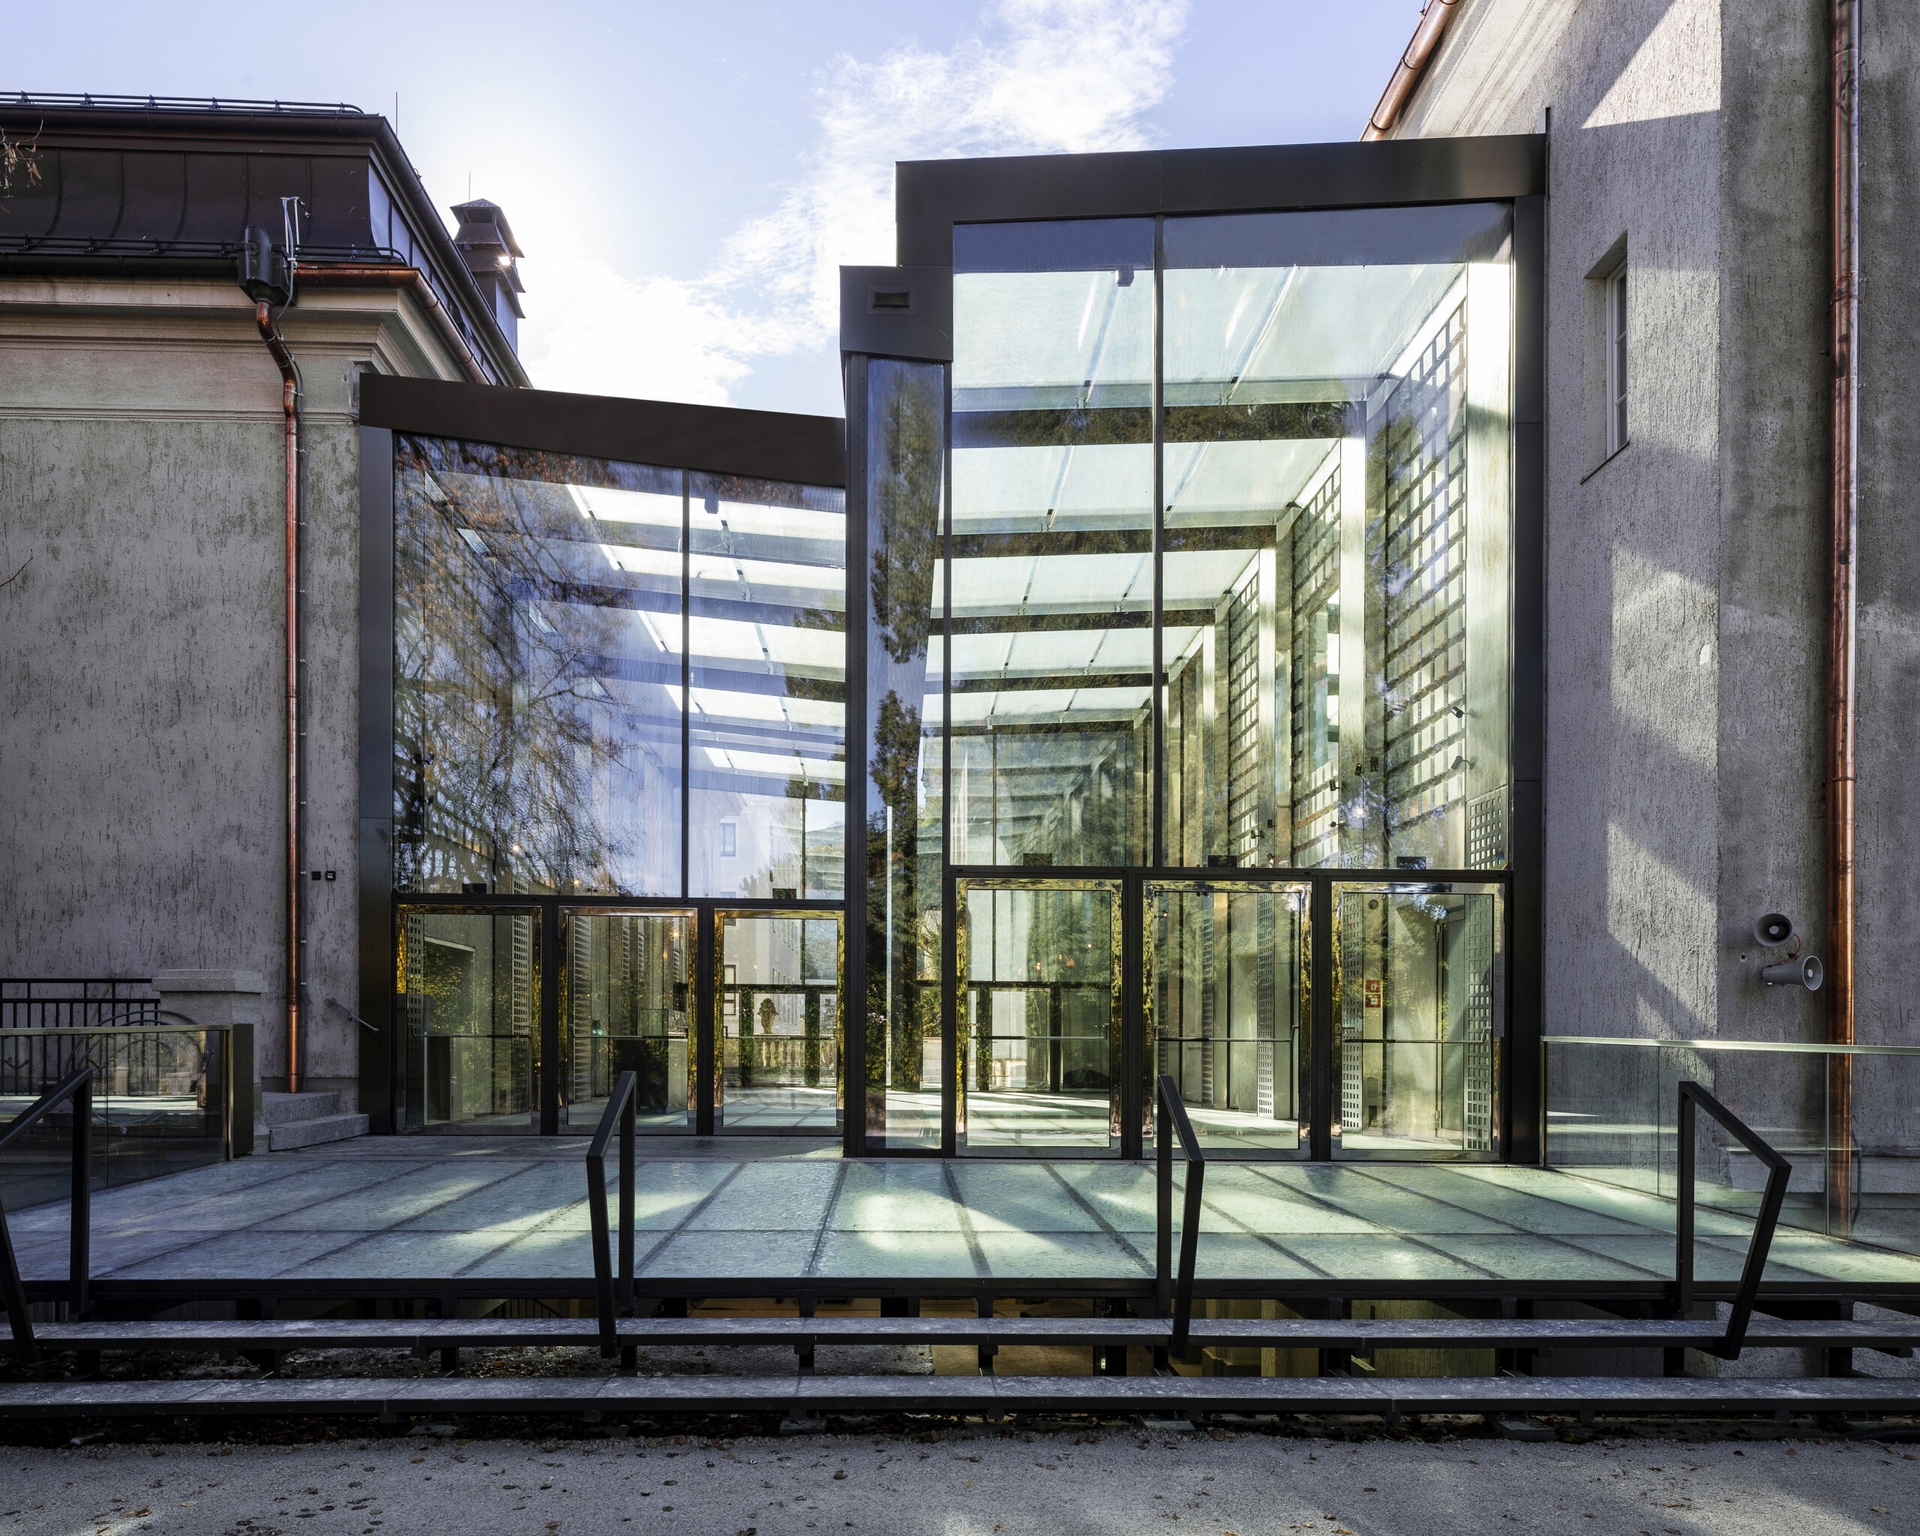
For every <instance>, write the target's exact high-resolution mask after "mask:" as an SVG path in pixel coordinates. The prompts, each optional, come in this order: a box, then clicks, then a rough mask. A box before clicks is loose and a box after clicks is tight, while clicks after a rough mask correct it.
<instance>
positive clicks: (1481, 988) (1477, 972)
mask: <svg viewBox="0 0 1920 1536" xmlns="http://www.w3.org/2000/svg"><path fill="white" fill-rule="evenodd" d="M1493 922H1494V904H1493V902H1492V901H1491V900H1489V899H1487V898H1484V897H1483V898H1481V899H1479V900H1476V901H1472V902H1469V903H1468V907H1467V914H1466V922H1465V929H1466V932H1465V935H1464V937H1463V940H1462V948H1463V949H1464V951H1465V954H1464V956H1463V957H1462V958H1463V959H1464V960H1465V963H1466V966H1467V977H1468V981H1467V988H1466V991H1467V998H1466V1017H1465V1018H1464V1019H1462V1020H1461V1021H1460V1022H1461V1030H1460V1033H1461V1036H1462V1038H1463V1039H1464V1040H1465V1041H1466V1047H1465V1050H1464V1052H1463V1054H1464V1055H1465V1057H1466V1062H1465V1071H1464V1072H1463V1073H1462V1077H1463V1079H1464V1084H1463V1090H1462V1091H1463V1093H1464V1095H1465V1101H1466V1102H1465V1105H1464V1111H1465V1113H1464V1116H1463V1119H1464V1122H1465V1127H1464V1135H1463V1137H1462V1144H1463V1146H1464V1147H1465V1149H1466V1150H1467V1151H1469V1152H1490V1151H1492V1150H1493Z"/></svg>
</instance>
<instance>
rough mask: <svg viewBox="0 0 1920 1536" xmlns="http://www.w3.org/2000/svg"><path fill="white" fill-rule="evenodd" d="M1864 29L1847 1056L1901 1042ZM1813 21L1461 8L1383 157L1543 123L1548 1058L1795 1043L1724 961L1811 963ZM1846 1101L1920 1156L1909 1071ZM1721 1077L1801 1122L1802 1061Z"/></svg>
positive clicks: (1804, 1016) (1907, 424) (1900, 320)
mask: <svg viewBox="0 0 1920 1536" xmlns="http://www.w3.org/2000/svg"><path fill="white" fill-rule="evenodd" d="M1866 18H1867V19H1866V57H1865V62H1864V73H1863V102H1864V108H1863V117H1864V146H1863V163H1862V186H1863V203H1864V221H1863V254H1864V263H1865V274H1864V285H1863V317H1862V337H1861V347H1862V393H1861V427H1862V482H1861V506H1860V605H1861V606H1860V626H1859V657H1860V677H1861V691H1860V700H1859V717H1858V718H1859V744H1860V760H1859V775H1860V777H1859V813H1860V822H1859V839H1858V858H1859V872H1860V905H1859V945H1858V965H1859V1037H1860V1039H1861V1040H1862V1041H1863V1042H1886V1043H1920V1002H1916V1001H1915V998H1916V983H1920V953H1917V952H1916V948H1915V946H1914V945H1913V944H1911V943H1910V942H1909V940H1908V937H1907V935H1908V932H1909V930H1910V929H1911V928H1912V926H1913V924H1912V918H1911V916H1910V914H1909V912H1908V910H1907V909H1908V907H1909V905H1910V901H1909V888H1910V886H1911V884H1912V880H1911V876H1910V871H1912V870H1913V869H1914V868H1916V867H1920V818H1916V817H1915V816H1914V815H1913V814H1912V812H1911V811H1910V809H1909V792H1908V785H1909V783H1910V782H1911V780H1912V777H1913V766H1912V765H1913V763H1914V762H1915V761H1916V758H1917V757H1920V553H1916V552H1915V550H1914V548H1913V541H1912V539H1911V537H1910V534H1909V528H1910V526H1911V523H1912V514H1911V512H1910V510H1909V502H1910V494H1909V491H1908V487H1910V486H1911V485H1912V484H1913V483H1914V479H1915V473H1914V471H1915V466H1914V465H1913V462H1912V461H1913V459H1914V457H1915V455H1916V453H1920V430H1917V429H1920V421H1916V420H1915V417H1916V415H1920V399H1916V393H1915V391H1914V390H1913V389H1912V388H1911V386H1910V385H1909V383H1908V380H1910V379H1911V378H1912V377H1914V376H1915V372H1916V366H1917V365H1920V329H1917V328H1916V327H1915V326H1914V325H1913V324H1912V321H1911V317H1912V314H1913V312H1914V306H1915V302H1916V299H1920V254H1917V253H1920V205H1917V204H1916V199H1915V198H1914V196H1913V195H1912V188H1913V187H1914V186H1915V185H1917V184H1920V99H1916V98H1917V97H1920V12H1916V11H1915V10H1913V9H1912V8H1910V7H1892V6H1870V7H1868V8H1867V11H1866ZM1827 24H1828V23H1827V6H1826V5H1825V3H1824V0H1742V3H1732V0H1610V3H1606V4H1593V3H1588V4H1584V5H1579V4H1574V3H1571V0H1547V3H1540V4H1522V3H1521V0H1468V3H1467V4H1466V6H1465V7H1464V8H1463V12H1462V14H1461V16H1460V17H1459V18H1458V20H1456V22H1455V24H1454V27H1453V29H1452V31H1451V33H1450V35H1449V38H1448V41H1447V44H1446V45H1445V47H1444V48H1443V50H1442V52H1441V55H1440V57H1439V58H1438V59H1437V60H1436V63H1435V66H1434V68H1433V70H1432V72H1431V74H1430V77H1429V79H1428V80H1427V81H1426V82H1425V83H1424V84H1423V86H1422V87H1421V90H1420V92H1419V93H1418V95H1417V97H1416V100H1415V103H1414V109H1413V111H1412V113H1411V114H1410V115H1409V117H1408V119H1407V121H1406V123H1405V124H1404V125H1403V130H1402V131H1404V132H1408V133H1418V134H1440V133H1490V132H1512V131H1525V130H1528V129H1532V128H1535V127H1537V126H1539V124H1540V122H1541V120H1542V118H1541V114H1542V111H1543V109H1547V108H1550V109H1551V138H1550V157H1551V173H1550V174H1551V188H1552V205H1551V208H1550V212H1549V274H1548V308H1549V318H1548V326H1549V344H1548V346H1549V359H1548V421H1549V470H1548V474H1549V481H1548V522H1549V542H1548V562H1549V570H1548V604H1549V607H1548V614H1549V618H1548V625H1549V664H1548V665H1549V670H1548V676H1549V709H1548V720H1549V751H1548V785H1547V807H1548V812H1547V814H1548V826H1547V871H1546V875H1547V879H1546V890H1547V903H1548V905H1547V911H1546V961H1547V977H1548V995H1547V1019H1546V1024H1547V1028H1548V1029H1549V1030H1550V1031H1553V1032H1580V1033H1586V1032H1593V1033H1634V1034H1653V1035H1702V1036H1714V1035H1718V1036H1722V1037H1728V1038H1742V1039H1762V1040H1806V1041H1814V1040H1819V1039H1821V1038H1822V1037H1823V1002H1824V1000H1823V999H1821V998H1819V997H1815V996H1809V995H1808V994H1806V993H1805V992H1802V991H1798V990H1790V989H1784V988H1780V989H1769V988H1767V987H1764V986H1763V985H1761V984H1760V982H1759V980H1758V976H1757V972H1758V970H1759V968H1760V967H1761V965H1763V964H1765V963H1766V962H1768V961H1770V960H1773V959H1776V958H1779V956H1778V954H1777V952H1766V951H1762V950H1760V949H1759V948H1758V947H1757V946H1756V945H1755V943H1754V942H1753V939H1752V931H1751V930H1752V923H1753V920H1754V919H1755V917H1757V916H1758V915H1759V914H1760V913H1761V912H1763V911H1767V910H1770V909H1779V910H1785V911H1787V912H1789V913H1790V914H1792V916H1793V917H1794V919H1795V920H1796V922H1797V923H1799V924H1800V926H1801V928H1802V931H1803V932H1804V934H1805V936H1806V942H1807V947H1808V948H1809V949H1810V950H1812V951H1813V952H1818V951H1819V950H1820V949H1821V948H1822V946H1823V945H1824V942H1825V940H1826V934H1825V931H1824V930H1825V911H1824V907H1825V897H1824V879H1825V850H1824V841H1823V815H1824V807H1825V786H1824V759H1823V751H1824V742H1825V717H1824V709H1823V706H1824V686H1825V672H1826V659H1827V658H1826V572H1827V539H1828V499H1827V476H1828V465H1829V448H1828V432H1829V416H1828V367H1829V363H1828V325H1829V310H1828V298H1829V292H1830V289H1829V262H1828V245H1827V240H1828V233H1827V231H1828V187H1829V138H1828V115H1827V114H1828V107H1827V102H1828V67H1829V66H1828V36H1827ZM1623 237H1624V241H1625V251H1626V257H1627V262H1628V270H1629V286H1630V304H1629V347H1630V352H1631V366H1630V378H1631V391H1630V393H1631V399H1630V406H1629V409H1630V423H1629V437H1630V446H1629V447H1628V448H1627V449H1626V450H1624V451H1622V452H1621V453H1619V454H1618V455H1617V456H1615V457H1614V458H1612V459H1610V460H1607V461H1606V462H1604V463H1601V462H1599V459H1600V455H1599V454H1597V453H1596V451H1595V443H1596V433H1595V425H1596V423H1595V420H1594V412H1593V410H1592V403H1591V402H1592V396H1593V393H1594V390H1595V388H1596V385H1597V383H1598V378H1597V377H1596V374H1597V372H1598V369H1599V367H1600V364H1599V359H1598V358H1597V357H1596V354H1595V347H1594V340H1595V337H1594V322H1593V315H1594V304H1595V301H1596V292H1597V290H1596V288H1595V285H1594V284H1592V283H1591V282H1590V281H1589V274H1590V273H1591V272H1592V271H1593V270H1594V263H1595V262H1596V260H1599V259H1600V258H1601V257H1602V256H1603V255H1605V254H1607V253H1608V252H1609V251H1610V250H1612V249H1613V248H1614V243H1615V242H1616V241H1618V240H1621V239H1622V238H1623ZM1583 310H1584V311H1585V313H1584V314H1583ZM1763 1067H1764V1068H1765V1070H1762V1068H1763ZM1860 1071H1861V1089H1860V1092H1861V1103H1860V1114H1859V1120H1858V1125H1857V1129H1858V1132H1859V1134H1860V1135H1861V1137H1862V1138H1863V1140H1866V1141H1868V1142H1874V1143H1883V1142H1893V1141H1904V1143H1905V1145H1907V1146H1909V1147H1911V1146H1913V1145H1916V1144H1920V1121H1916V1119H1915V1117H1916V1115H1920V1107H1917V1106H1920V1092H1916V1090H1917V1089H1920V1071H1909V1070H1905V1069H1904V1067H1903V1066H1902V1065H1900V1064H1895V1065H1894V1066H1891V1067H1889V1066H1888V1065H1886V1064H1884V1063H1880V1064H1873V1065H1866V1066H1863V1067H1862V1068H1861V1069H1860ZM1739 1075H1743V1076H1744V1077H1745V1079H1746V1081H1745V1082H1744V1083H1741V1084H1740V1085H1739V1087H1738V1091H1739V1092H1740V1094H1741V1095H1742V1096H1743V1097H1748V1098H1750V1099H1751V1100H1752V1101H1753V1102H1756V1103H1760V1102H1766V1103H1767V1106H1768V1109H1769V1112H1777V1113H1779V1114H1781V1115H1783V1116H1786V1117H1788V1118H1791V1117H1792V1116H1793V1115H1794V1114H1795V1112H1796V1101H1798V1106H1797V1107H1798V1109H1799V1110H1801V1111H1804V1112H1805V1113H1806V1115H1807V1117H1808V1119H1809V1123H1810V1124H1812V1125H1817V1123H1818V1106H1819V1096H1818V1086H1819V1083H1818V1076H1817V1072H1816V1071H1814V1070H1811V1064H1808V1063H1803V1062H1797V1061H1794V1060H1791V1059H1788V1058H1780V1057H1770V1058H1758V1059H1756V1060H1753V1061H1750V1062H1749V1063H1747V1067H1746V1069H1745V1071H1744V1074H1739ZM1737 1076H1738V1075H1736V1074H1731V1073H1730V1074H1728V1075H1727V1080H1726V1086H1729V1087H1733V1086H1735V1082H1736V1077H1737Z"/></svg>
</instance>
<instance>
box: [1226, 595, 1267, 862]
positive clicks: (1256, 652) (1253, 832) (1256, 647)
mask: <svg viewBox="0 0 1920 1536" xmlns="http://www.w3.org/2000/svg"><path fill="white" fill-rule="evenodd" d="M1259 847H1260V568H1259V566H1258V565H1254V566H1250V567H1249V568H1248V570H1247V574H1246V576H1245V577H1244V578H1243V579H1242V580H1241V582H1240V585H1239V586H1237V587H1235V588H1234V590H1233V595H1232V596H1231V597H1229V598H1228V599H1227V849H1228V851H1229V852H1230V853H1232V854H1233V856H1234V857H1235V858H1236V859H1238V860H1240V862H1242V863H1248V862H1251V860H1252V858H1253V856H1254V855H1255V854H1256V853H1257V852H1258V851H1259Z"/></svg>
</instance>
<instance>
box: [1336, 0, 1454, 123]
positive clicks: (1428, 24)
mask: <svg viewBox="0 0 1920 1536" xmlns="http://www.w3.org/2000/svg"><path fill="white" fill-rule="evenodd" d="M1457 4H1458V0H1427V5H1426V9H1425V10H1423V11H1421V13H1420V21H1419V24H1418V25H1417V26H1416V27H1414V29H1413V39H1412V41H1411V42H1409V43H1408V44H1407V51H1406V52H1405V53H1403V54H1401V55H1400V63H1399V65H1398V67H1396V68H1395V70H1394V72H1393V77H1392V78H1391V79H1390V80H1388V81H1387V88H1386V89H1385V90H1384V91H1382V92H1381V93H1380V105H1379V106H1377V107H1375V108H1374V109H1373V116H1372V117H1370V118H1368V119H1367V126H1366V127H1365V128H1364V129H1363V130H1362V131H1361V134H1360V137H1361V138H1362V139H1363V140H1367V139H1384V138H1385V137H1386V136H1387V134H1388V132H1389V131H1390V130H1391V129H1392V127H1393V125H1394V123H1395V122H1396V121H1398V119H1399V117H1400V109H1401V108H1402V107H1404V106H1406V104H1407V98H1408V97H1409V96H1411V95H1412V94H1413V88H1414V87H1415V86H1416V85H1418V84H1419V83H1420V77H1421V76H1422V75H1423V74H1425V73H1426V70H1427V65H1428V64H1429V63H1430V62H1431V61H1432V59H1433V54H1434V50H1435V49H1436V48H1438V47H1439V46H1440V38H1441V36H1442V35H1443V34H1444V33H1445V32H1446V30H1447V23H1448V22H1450V21H1452V20H1453V12H1454V9H1455V7H1456V5H1457Z"/></svg>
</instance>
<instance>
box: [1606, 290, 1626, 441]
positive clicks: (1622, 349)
mask: <svg viewBox="0 0 1920 1536" xmlns="http://www.w3.org/2000/svg"><path fill="white" fill-rule="evenodd" d="M1626 446H1627V269H1626V267H1625V265H1624V264H1623V265H1622V266H1621V268H1620V270H1619V271H1618V272H1616V273H1614V274H1613V276H1611V277H1609V278H1608V279H1607V452H1608V453H1609V454H1614V453H1618V452H1619V451H1620V450H1621V449H1622V448H1624V447H1626Z"/></svg>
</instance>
